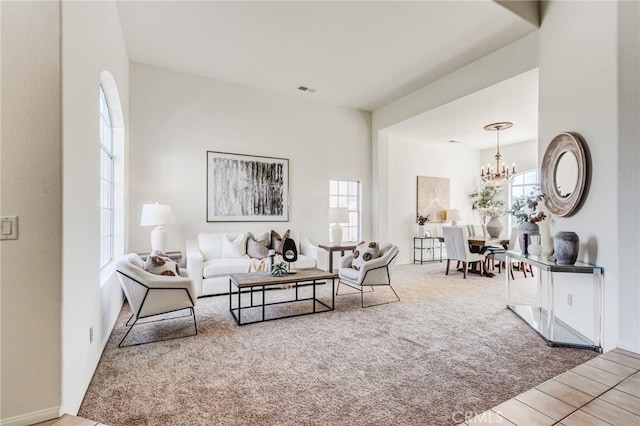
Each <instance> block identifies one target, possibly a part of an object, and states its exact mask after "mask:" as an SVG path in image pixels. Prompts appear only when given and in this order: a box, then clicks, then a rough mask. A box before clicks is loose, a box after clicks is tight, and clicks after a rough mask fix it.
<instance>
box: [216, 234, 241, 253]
mask: <svg viewBox="0 0 640 426" xmlns="http://www.w3.org/2000/svg"><path fill="white" fill-rule="evenodd" d="M246 238H247V234H245V233H242V234H240V235H238V236H237V237H235V238H234V237H233V234H232V235H225V236H223V237H222V252H221V254H220V257H227V258H228V257H242V256H244V255H245V250H246V247H245V242H246Z"/></svg>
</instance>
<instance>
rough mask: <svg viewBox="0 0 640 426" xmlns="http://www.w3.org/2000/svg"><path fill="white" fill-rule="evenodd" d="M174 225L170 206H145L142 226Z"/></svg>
mask: <svg viewBox="0 0 640 426" xmlns="http://www.w3.org/2000/svg"><path fill="white" fill-rule="evenodd" d="M170 223H173V210H172V209H171V206H170V205H168V204H158V203H155V204H143V205H142V216H141V218H140V225H141V226H153V225H168V224H170Z"/></svg>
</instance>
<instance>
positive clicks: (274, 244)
mask: <svg viewBox="0 0 640 426" xmlns="http://www.w3.org/2000/svg"><path fill="white" fill-rule="evenodd" d="M290 233H291V231H290V230H288V229H287V232H285V233H284V234H283V235H282V237H281V236H280V234H278V233H277V232H276V231H274V230H273V229H272V230H271V248H272V249H274V250H275V251H276V254H282V246H284V240H285V239H287V238H290V236H289V234H290Z"/></svg>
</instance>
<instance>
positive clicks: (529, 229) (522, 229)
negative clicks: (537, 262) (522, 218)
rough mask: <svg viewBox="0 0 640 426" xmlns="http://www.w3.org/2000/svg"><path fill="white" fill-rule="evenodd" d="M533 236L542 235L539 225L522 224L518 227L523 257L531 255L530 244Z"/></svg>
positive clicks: (531, 223)
mask: <svg viewBox="0 0 640 426" xmlns="http://www.w3.org/2000/svg"><path fill="white" fill-rule="evenodd" d="M531 235H540V227H539V226H538V224H537V223H533V222H522V223H521V224H520V225H518V243H519V244H520V252H521V253H522V254H523V255H525V256H526V255H528V254H529V242H530V241H531Z"/></svg>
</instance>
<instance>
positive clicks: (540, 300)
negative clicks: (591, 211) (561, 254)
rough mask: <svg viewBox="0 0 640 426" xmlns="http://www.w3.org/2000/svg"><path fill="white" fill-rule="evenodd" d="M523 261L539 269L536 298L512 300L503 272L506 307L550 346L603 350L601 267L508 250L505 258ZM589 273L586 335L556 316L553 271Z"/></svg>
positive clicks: (507, 277) (510, 284) (508, 278)
mask: <svg viewBox="0 0 640 426" xmlns="http://www.w3.org/2000/svg"><path fill="white" fill-rule="evenodd" d="M512 260H513V261H518V262H525V263H527V264H529V265H531V266H533V267H535V268H537V269H538V275H537V280H538V282H537V290H536V293H537V294H536V296H537V302H534V303H532V304H513V303H512V296H513V292H514V290H517V289H514V288H513V281H512V280H511V276H510V274H508V273H506V274H505V275H506V286H507V288H506V291H507V294H506V296H507V308H509V309H511V310H512V311H513V312H514V313H515V314H516V315H518V316H519V317H520V318H521V319H522V320H523V321H524V322H526V323H527V324H528V325H529V326H530V327H531V328H533V329H534V330H535V331H536V332H537V333H538V334H539V335H540V336H541V337H542V338H543V339H544V340H545V341H546V342H547V344H548V345H549V346H568V347H577V348H588V349H593V350H595V351H598V352H600V353H602V345H603V330H604V325H603V321H604V319H603V312H604V308H603V306H604V268H603V267H601V266H596V265H591V264H589V263H584V262H576V263H575V265H558V264H556V263H555V262H553V261H549V260H547V259H546V258H545V257H544V256H532V255H528V256H525V255H522V254H520V253H519V252H515V251H507V262H511V261H512ZM557 273H571V274H585V275H586V274H589V275H590V276H591V282H592V285H593V296H594V297H593V300H594V302H593V338H592V339H591V338H588V337H586V336H584V335H582V334H581V333H579V332H578V331H576V330H574V329H573V328H572V327H570V326H569V325H567V324H566V323H565V322H563V321H561V320H560V319H558V318H556V316H555V310H556V309H555V301H554V283H553V279H554V274H557ZM543 277H545V278H546V291H544V293H543V288H545V286H543Z"/></svg>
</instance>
